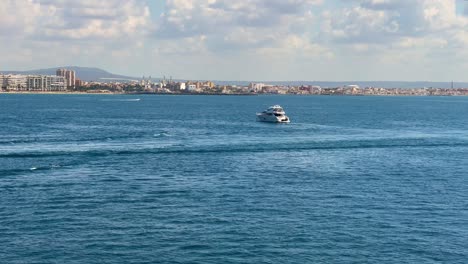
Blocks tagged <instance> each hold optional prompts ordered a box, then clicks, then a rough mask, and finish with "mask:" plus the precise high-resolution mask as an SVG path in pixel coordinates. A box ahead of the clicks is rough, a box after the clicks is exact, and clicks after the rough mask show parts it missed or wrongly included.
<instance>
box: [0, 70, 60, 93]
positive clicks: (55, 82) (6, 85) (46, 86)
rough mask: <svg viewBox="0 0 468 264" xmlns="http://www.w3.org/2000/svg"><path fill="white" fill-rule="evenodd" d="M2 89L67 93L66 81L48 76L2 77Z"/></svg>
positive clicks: (0, 80) (0, 81) (0, 79)
mask: <svg viewBox="0 0 468 264" xmlns="http://www.w3.org/2000/svg"><path fill="white" fill-rule="evenodd" d="M0 83H1V87H2V89H5V90H8V91H42V92H52V91H66V89H67V85H66V79H65V78H64V77H61V76H46V75H14V74H9V75H0Z"/></svg>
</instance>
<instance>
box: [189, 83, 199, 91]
mask: <svg viewBox="0 0 468 264" xmlns="http://www.w3.org/2000/svg"><path fill="white" fill-rule="evenodd" d="M187 89H188V90H189V91H190V92H194V91H197V90H198V88H197V85H196V84H189V85H188V87H187Z"/></svg>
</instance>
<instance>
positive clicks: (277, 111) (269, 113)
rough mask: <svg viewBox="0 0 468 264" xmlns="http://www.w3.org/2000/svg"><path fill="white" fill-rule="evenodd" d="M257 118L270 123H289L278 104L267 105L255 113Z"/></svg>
mask: <svg viewBox="0 0 468 264" xmlns="http://www.w3.org/2000/svg"><path fill="white" fill-rule="evenodd" d="M257 120H258V121H260V122H271V123H289V122H290V120H289V117H288V116H287V115H286V113H285V112H284V110H283V108H282V107H281V106H279V105H274V106H270V107H268V109H267V110H265V111H263V112H261V113H257Z"/></svg>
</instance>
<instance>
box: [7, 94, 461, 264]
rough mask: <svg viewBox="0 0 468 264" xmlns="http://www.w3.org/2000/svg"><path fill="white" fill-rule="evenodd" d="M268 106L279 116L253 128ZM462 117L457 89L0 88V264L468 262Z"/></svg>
mask: <svg viewBox="0 0 468 264" xmlns="http://www.w3.org/2000/svg"><path fill="white" fill-rule="evenodd" d="M137 98H138V99H141V100H139V101H137V100H134V99H137ZM273 104H281V105H282V106H283V107H284V108H285V110H286V112H287V114H288V115H289V117H290V118H291V120H292V123H291V124H279V125H278V124H268V123H259V122H255V113H256V112H259V111H262V110H264V109H265V108H266V107H268V106H270V105H273ZM467 113H468V98H466V97H459V98H454V97H326V96H320V97H298V96H239V97H238V96H143V95H142V96H138V97H135V96H117V95H89V96H88V95H5V94H3V95H0V262H1V263H467V262H468V247H467V245H468V158H467V156H468V115H467Z"/></svg>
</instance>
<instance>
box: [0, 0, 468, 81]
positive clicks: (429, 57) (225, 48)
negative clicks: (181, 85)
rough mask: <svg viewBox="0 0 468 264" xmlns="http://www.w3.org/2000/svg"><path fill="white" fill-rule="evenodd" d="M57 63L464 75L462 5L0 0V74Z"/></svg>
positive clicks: (232, 73) (270, 73)
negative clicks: (1, 72)
mask: <svg viewBox="0 0 468 264" xmlns="http://www.w3.org/2000/svg"><path fill="white" fill-rule="evenodd" d="M465 3H466V5H467V7H465ZM62 65H77V66H89V67H99V68H103V69H106V70H109V71H111V72H114V73H119V74H126V75H132V76H142V75H145V76H148V75H152V76H154V77H159V76H162V75H166V76H171V75H172V76H174V77H175V78H186V79H215V80H221V79H223V80H328V81H339V80H406V81H416V80H427V81H450V80H455V81H468V2H465V1H463V0H236V1H233V0H101V1H96V0H2V4H1V5H0V71H1V70H28V69H36V68H47V67H56V66H62Z"/></svg>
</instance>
